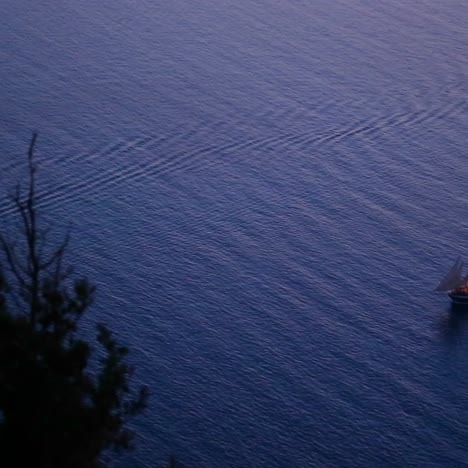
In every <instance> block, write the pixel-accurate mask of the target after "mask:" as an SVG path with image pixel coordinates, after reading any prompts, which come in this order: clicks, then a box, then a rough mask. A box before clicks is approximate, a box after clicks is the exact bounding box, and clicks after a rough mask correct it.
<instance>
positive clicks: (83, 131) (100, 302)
mask: <svg viewBox="0 0 468 468" xmlns="http://www.w3.org/2000/svg"><path fill="white" fill-rule="evenodd" d="M467 18H468V4H467V3H466V2H463V1H460V0H446V1H444V2H441V1H438V0H417V1H411V2H409V1H403V0H388V1H386V2H372V1H370V0H336V1H334V2H330V1H324V0H311V1H302V0H289V1H280V0H255V1H252V0H237V1H231V0H216V1H215V0H199V1H197V2H188V1H186V0H172V1H170V2H161V1H154V0H153V1H149V0H139V1H138V2H135V1H129V0H113V1H110V0H101V1H99V2H96V1H92V0H81V1H80V2H76V1H71V0H62V1H61V2H52V1H51V0H41V1H32V0H15V1H13V0H9V1H8V0H7V1H6V2H4V4H3V7H2V15H1V16H0V25H1V28H0V39H1V43H2V47H1V48H0V64H1V66H0V79H1V83H2V87H1V90H0V103H1V109H2V112H1V114H0V128H1V133H0V138H1V150H2V153H1V154H2V155H1V157H0V183H1V187H4V188H5V190H4V193H6V191H7V188H8V187H11V186H12V185H13V183H14V181H15V180H16V179H17V178H18V177H20V175H21V174H22V169H23V168H24V164H25V157H24V155H25V152H26V149H27V145H28V141H29V138H30V136H31V132H32V131H38V132H39V140H38V149H37V158H38V161H39V164H40V170H41V172H40V174H41V179H40V187H39V193H40V197H41V202H40V207H41V209H42V210H43V211H44V212H45V213H47V214H48V215H49V216H50V217H52V218H55V224H56V225H58V228H60V227H61V225H62V224H63V225H64V226H66V225H67V223H68V221H70V222H71V223H72V225H73V233H74V239H73V243H72V248H71V250H70V260H71V262H72V263H73V264H75V265H76V267H77V270H78V271H79V272H80V273H82V274H86V275H88V276H89V277H90V278H91V279H92V281H93V282H95V283H96V284H97V286H98V298H97V301H96V304H95V305H94V306H93V309H92V312H91V313H90V315H89V317H88V318H87V320H86V321H85V322H84V326H85V329H86V330H88V332H89V333H90V334H91V333H92V326H93V323H95V322H97V321H99V320H105V321H106V322H108V323H109V325H111V327H112V328H113V329H114V330H115V331H116V333H117V334H118V336H119V338H120V339H121V340H122V341H124V342H125V343H127V344H128V345H129V346H130V348H131V350H132V354H131V360H132V362H133V363H134V364H135V366H136V368H137V373H136V375H135V379H136V382H144V383H146V384H148V385H149V386H150V387H151V392H152V397H151V406H150V409H149V411H148V412H147V413H146V415H145V416H144V417H140V418H139V419H137V420H135V421H134V423H133V427H134V428H135V430H136V432H137V440H136V442H137V449H136V450H135V452H134V453H132V454H131V455H129V456H126V457H124V458H121V459H118V460H117V461H116V463H115V466H116V467H130V466H131V467H153V466H163V465H164V463H165V462H166V461H167V459H168V457H169V455H170V454H174V455H176V457H177V459H178V460H179V461H180V462H181V464H182V466H186V467H195V468H202V467H206V468H211V467H213V468H217V467H220V468H222V467H239V468H240V467H242V468H245V467H266V468H274V467H285V468H289V467H337V466H339V467H350V468H351V467H370V466H381V467H402V466H416V467H461V466H468V449H467V448H466V447H467V440H468V419H467V418H468V412H467V409H468V399H467V388H468V360H467V359H466V356H467V352H468V330H467V327H468V315H465V314H462V313H454V312H452V311H451V310H450V308H449V304H448V300H447V298H446V297H445V296H438V295H435V294H434V293H433V292H432V290H433V289H434V287H435V285H436V284H437V282H438V280H439V279H440V277H441V276H442V275H443V274H444V273H445V271H446V270H447V269H448V268H449V267H450V265H451V263H452V262H453V260H454V259H455V257H456V256H457V255H459V254H461V255H463V254H465V255H466V254H467V253H468V216H467V213H468V211H467V180H468V164H467V161H466V160H467V157H468V155H467V148H468V132H467V129H468V114H467V110H468V103H467V97H468V80H467V79H468V55H467V53H466V44H467V42H468V29H467V27H466V20H467ZM0 213H1V214H2V219H3V220H4V221H5V223H9V219H10V218H11V216H10V215H11V210H10V208H9V205H8V200H7V198H6V197H4V198H1V199H0Z"/></svg>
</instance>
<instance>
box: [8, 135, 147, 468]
mask: <svg viewBox="0 0 468 468" xmlns="http://www.w3.org/2000/svg"><path fill="white" fill-rule="evenodd" d="M35 140H36V136H34V137H33V140H32V142H31V146H30V149H29V176H30V177H29V184H28V188H27V190H26V192H25V193H24V194H23V192H22V190H21V188H20V187H19V186H18V187H17V190H16V193H15V195H14V196H13V202H14V204H15V206H16V209H17V213H18V215H19V218H20V221H21V225H22V232H21V233H20V235H19V236H18V237H17V239H16V240H15V242H11V241H9V240H8V239H6V238H5V237H3V236H0V242H1V244H0V247H1V251H2V254H1V255H0V460H1V462H0V463H1V466H5V467H23V466H24V467H38V468H41V467H47V468H56V467H57V468H59V467H60V468H64V467H68V468H82V467H90V468H91V467H96V468H97V467H104V466H106V465H105V463H104V462H103V461H102V460H103V457H102V455H103V454H104V453H105V452H106V451H108V450H120V449H123V450H126V449H129V448H131V442H132V433H131V431H130V430H128V428H127V422H128V421H129V419H130V418H131V417H133V416H135V415H137V414H139V413H141V412H142V411H143V409H144V408H145V406H146V401H147V390H146V388H145V387H141V388H140V389H138V391H136V393H135V392H132V391H131V388H130V377H131V374H132V369H131V367H130V366H129V365H128V364H127V362H126V356H127V353H128V350H127V348H125V347H124V346H120V345H119V344H118V343H117V342H116V340H115V339H114V337H113V335H112V333H111V331H110V330H109V329H108V328H106V327H105V326H104V325H102V324H100V325H98V327H97V344H98V345H99V346H100V347H101V349H102V352H101V353H100V354H99V356H100V359H98V358H94V359H93V356H94V355H95V354H94V353H93V351H94V348H93V347H92V346H91V345H90V343H89V342H88V341H86V340H85V339H83V337H80V336H79V335H78V325H79V320H80V318H81V317H82V315H83V314H84V313H85V312H86V311H87V310H88V308H89V306H90V305H91V304H92V302H93V298H94V287H93V286H92V285H90V284H89V283H88V282H87V281H86V280H85V279H79V280H76V281H73V280H72V279H71V271H70V270H66V269H64V267H63V257H64V252H65V249H66V247H67V244H68V237H67V238H66V239H65V240H64V242H63V243H62V244H61V245H59V246H58V247H57V248H55V249H54V248H53V249H50V248H49V249H48V247H49V246H48V245H47V236H46V231H43V230H41V229H40V228H39V226H38V224H39V223H38V218H37V210H36V194H35V173H36V169H35V166H34V164H33V152H34V144H35ZM90 366H92V368H93V371H92V372H91V371H90V370H89V367H90Z"/></svg>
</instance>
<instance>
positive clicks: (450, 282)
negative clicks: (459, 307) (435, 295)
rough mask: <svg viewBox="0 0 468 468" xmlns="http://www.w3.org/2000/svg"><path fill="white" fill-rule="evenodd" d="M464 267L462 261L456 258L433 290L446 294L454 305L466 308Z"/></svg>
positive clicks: (467, 289)
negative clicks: (462, 305) (461, 305)
mask: <svg viewBox="0 0 468 468" xmlns="http://www.w3.org/2000/svg"><path fill="white" fill-rule="evenodd" d="M464 267H465V264H464V263H463V260H462V259H461V257H458V258H457V260H456V261H455V263H454V265H453V266H452V268H450V270H449V271H448V273H447V274H446V275H445V276H444V277H443V278H442V281H441V282H440V283H439V285H438V286H437V288H436V289H435V290H436V291H438V292H447V293H448V295H449V297H450V299H452V302H453V303H454V304H465V305H467V306H468V274H466V275H464V274H463V269H464Z"/></svg>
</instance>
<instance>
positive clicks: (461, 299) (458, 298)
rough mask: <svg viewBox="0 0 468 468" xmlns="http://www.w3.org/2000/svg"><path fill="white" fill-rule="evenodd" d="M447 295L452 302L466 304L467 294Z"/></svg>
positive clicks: (467, 301) (467, 302) (467, 303)
mask: <svg viewBox="0 0 468 468" xmlns="http://www.w3.org/2000/svg"><path fill="white" fill-rule="evenodd" d="M449 297H450V299H452V302H453V303H454V304H459V305H467V306H468V294H457V293H449Z"/></svg>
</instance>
